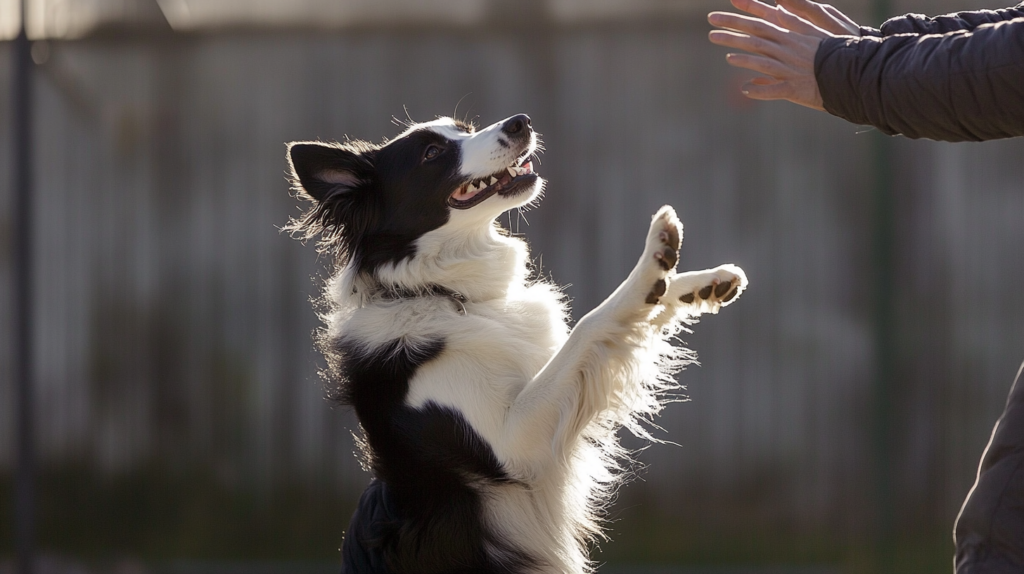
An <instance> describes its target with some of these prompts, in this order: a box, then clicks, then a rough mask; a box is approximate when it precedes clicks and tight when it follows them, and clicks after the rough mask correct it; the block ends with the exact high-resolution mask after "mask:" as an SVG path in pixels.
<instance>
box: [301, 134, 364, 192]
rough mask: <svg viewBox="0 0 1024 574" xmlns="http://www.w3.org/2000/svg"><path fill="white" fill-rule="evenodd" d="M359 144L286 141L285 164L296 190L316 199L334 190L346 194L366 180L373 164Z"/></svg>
mask: <svg viewBox="0 0 1024 574" xmlns="http://www.w3.org/2000/svg"><path fill="white" fill-rule="evenodd" d="M368 151H369V150H366V149H362V148H361V147H360V146H344V145H337V144H333V145H332V144H324V143H318V142H292V143H290V144H288V163H289V164H290V167H291V176H292V181H293V183H294V184H295V187H296V190H297V191H300V192H305V193H306V195H308V196H309V197H310V198H311V199H313V200H314V201H316V202H318V203H319V202H323V201H325V200H326V199H327V198H329V197H330V196H332V195H333V194H335V193H348V192H351V191H353V190H355V189H357V188H358V187H359V186H360V185H361V184H364V185H365V184H367V183H369V181H368V180H369V178H370V177H371V176H372V173H373V164H372V162H371V161H370V160H369V157H368V155H369V154H368Z"/></svg>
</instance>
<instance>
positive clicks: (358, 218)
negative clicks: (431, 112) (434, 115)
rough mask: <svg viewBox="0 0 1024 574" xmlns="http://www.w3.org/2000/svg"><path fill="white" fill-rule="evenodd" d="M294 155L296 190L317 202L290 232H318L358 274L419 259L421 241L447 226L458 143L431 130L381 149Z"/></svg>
mask: <svg viewBox="0 0 1024 574" xmlns="http://www.w3.org/2000/svg"><path fill="white" fill-rule="evenodd" d="M465 129H470V128H468V127H466V128H465ZM431 148H433V151H437V152H438V153H437V154H436V155H434V156H429V154H428V151H429V150H431ZM288 156H289V160H290V162H291V167H292V177H293V181H294V184H295V187H296V189H298V190H299V193H300V195H303V196H305V197H306V198H307V199H310V200H312V201H313V203H314V205H313V207H312V208H310V209H309V210H308V211H307V212H306V213H305V214H303V215H302V216H301V217H300V218H299V219H297V220H295V221H293V222H291V224H290V225H289V226H288V228H287V229H288V230H290V231H292V232H296V233H297V234H298V235H299V236H300V237H302V238H305V239H309V238H313V237H315V236H316V235H320V237H321V243H320V245H321V249H323V250H326V251H332V252H334V253H336V254H337V255H338V257H339V263H344V262H345V261H346V260H347V259H348V258H352V260H353V262H354V263H355V264H356V266H357V267H358V268H359V270H360V271H373V270H374V269H377V268H378V267H380V266H382V265H384V264H387V263H397V262H398V261H401V260H403V259H405V258H407V257H411V256H413V255H414V254H415V252H416V246H415V241H416V240H417V239H418V238H420V237H421V236H422V235H424V234H425V233H427V232H429V231H432V230H434V229H437V228H439V227H441V226H442V225H444V224H445V223H447V221H448V217H449V211H448V205H447V201H448V197H449V196H450V195H451V194H452V192H454V191H455V189H456V187H457V186H458V185H459V184H460V183H461V180H460V177H459V161H460V159H459V149H458V146H457V144H456V143H454V142H452V141H449V140H448V139H447V138H445V137H444V136H441V135H439V134H437V133H435V132H433V131H431V130H429V129H421V130H417V131H414V132H412V133H409V134H407V135H405V136H404V137H401V138H398V139H395V140H392V141H391V142H390V143H388V144H385V145H383V146H374V145H371V144H368V143H366V142H358V141H356V142H347V143H344V144H327V143H296V144H293V145H292V146H291V147H290V148H289V149H288ZM339 182H340V183H339Z"/></svg>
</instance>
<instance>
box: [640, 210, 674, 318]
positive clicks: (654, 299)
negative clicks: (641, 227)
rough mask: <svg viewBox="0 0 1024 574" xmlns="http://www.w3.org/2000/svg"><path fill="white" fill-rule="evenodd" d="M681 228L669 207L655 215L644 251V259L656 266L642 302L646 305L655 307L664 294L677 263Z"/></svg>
mask: <svg viewBox="0 0 1024 574" xmlns="http://www.w3.org/2000/svg"><path fill="white" fill-rule="evenodd" d="M682 230H683V226H682V224H681V223H680V222H679V218H678V217H676V212H675V210H673V209H672V208H671V207H669V206H667V205H666V206H665V207H662V208H661V209H660V210H658V213H657V214H655V216H654V220H653V221H652V222H651V228H650V231H649V232H648V233H647V245H646V248H645V249H644V257H645V258H648V257H649V258H650V259H648V261H653V263H654V264H655V265H656V266H657V267H656V270H657V272H656V273H654V275H656V277H657V278H656V279H655V280H654V283H653V285H652V286H651V289H650V291H649V292H648V293H647V297H646V298H645V300H644V302H645V303H647V304H648V305H657V304H658V303H659V302H660V301H661V296H662V295H664V294H665V291H666V290H667V288H668V284H667V283H666V281H665V278H666V276H668V275H669V274H670V273H671V271H672V270H674V269H675V267H676V263H677V262H678V261H679V246H680V242H681V240H682V236H683V233H682Z"/></svg>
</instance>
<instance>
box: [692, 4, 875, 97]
mask: <svg viewBox="0 0 1024 574" xmlns="http://www.w3.org/2000/svg"><path fill="white" fill-rule="evenodd" d="M731 1H732V5H733V6H735V7H736V8H737V9H739V10H742V11H743V12H746V13H747V14H750V16H745V15H742V14H733V13H730V12H712V13H710V14H708V22H710V23H711V25H713V26H715V27H717V28H723V29H722V30H713V31H711V33H709V34H708V39H709V40H711V42H712V43H713V44H718V45H719V46H726V47H728V48H736V49H739V50H744V51H746V52H751V53H750V54H728V55H726V62H728V63H729V65H731V66H736V67H738V68H746V69H748V70H753V71H755V72H759V73H761V74H764V75H765V76H766V77H756V78H753V79H752V80H751V81H750V82H747V83H746V84H744V85H743V87H742V88H741V89H742V91H743V94H744V95H746V96H747V97H749V98H753V99H755V100H789V101H791V102H793V103H795V104H800V105H802V106H807V107H809V108H814V109H816V110H824V108H823V107H822V101H821V93H820V92H819V91H818V82H817V80H815V78H814V54H815V53H816V52H817V51H818V46H819V45H820V44H821V41H822V40H823V39H825V38H830V37H833V36H840V35H847V36H849V35H852V36H859V35H860V27H859V26H858V25H857V24H856V23H855V22H854V21H853V20H851V19H850V18H848V17H847V16H846V15H844V14H843V13H842V12H840V11H839V10H837V9H835V8H833V7H832V6H829V5H827V4H818V3H817V2H813V1H811V0H777V1H778V4H777V5H776V6H771V5H768V4H764V3H762V2H758V1H757V0H731Z"/></svg>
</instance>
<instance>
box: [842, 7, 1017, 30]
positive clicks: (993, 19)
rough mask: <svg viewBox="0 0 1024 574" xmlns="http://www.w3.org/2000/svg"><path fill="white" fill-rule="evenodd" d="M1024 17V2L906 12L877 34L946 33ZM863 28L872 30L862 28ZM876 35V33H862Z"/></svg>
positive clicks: (885, 25) (892, 19) (884, 26)
mask: <svg viewBox="0 0 1024 574" xmlns="http://www.w3.org/2000/svg"><path fill="white" fill-rule="evenodd" d="M1022 17H1024V2H1022V3H1021V4H1018V5H1016V6H1013V7H1012V8H1002V9H999V10H972V11H970V12H957V13H955V14H946V15H943V16H934V17H928V16H925V15H923V14H906V15H904V16H898V17H896V18H890V19H889V20H886V21H885V23H884V24H882V26H881V28H880V29H879V31H878V34H877V35H882V36H891V35H893V34H945V33H947V32H955V31H957V30H974V29H975V28H977V27H978V26H981V25H983V24H995V23H997V22H1005V21H1007V20H1013V19H1014V18H1022ZM862 30H870V28H868V29H864V28H862ZM862 35H865V36H866V35H876V34H862Z"/></svg>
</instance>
